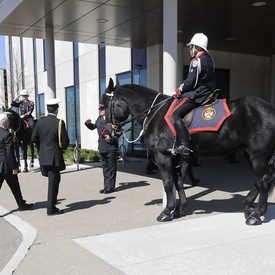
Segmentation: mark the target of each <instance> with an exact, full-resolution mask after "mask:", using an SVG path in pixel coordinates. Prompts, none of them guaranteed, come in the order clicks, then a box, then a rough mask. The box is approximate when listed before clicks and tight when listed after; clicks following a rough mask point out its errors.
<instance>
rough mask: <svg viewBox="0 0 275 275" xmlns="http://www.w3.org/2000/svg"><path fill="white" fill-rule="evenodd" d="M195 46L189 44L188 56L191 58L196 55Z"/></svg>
mask: <svg viewBox="0 0 275 275" xmlns="http://www.w3.org/2000/svg"><path fill="white" fill-rule="evenodd" d="M195 47H196V46H195V45H192V46H190V58H191V59H193V58H194V57H195V56H196V54H195Z"/></svg>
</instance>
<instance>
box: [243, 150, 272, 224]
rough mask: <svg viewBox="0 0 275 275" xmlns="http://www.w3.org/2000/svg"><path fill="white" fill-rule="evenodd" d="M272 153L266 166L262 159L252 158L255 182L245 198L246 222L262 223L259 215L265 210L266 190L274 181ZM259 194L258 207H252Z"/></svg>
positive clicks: (264, 212)
mask: <svg viewBox="0 0 275 275" xmlns="http://www.w3.org/2000/svg"><path fill="white" fill-rule="evenodd" d="M274 159H275V158H274V155H273V156H272V158H271V159H270V160H269V162H268V167H267V166H266V163H265V162H264V160H259V159H258V160H254V161H253V162H252V167H253V170H254V172H255V175H256V183H255V185H254V187H253V188H252V189H251V191H250V192H249V193H248V195H247V197H246V199H245V208H244V215H245V219H246V224H248V225H260V224H262V220H261V216H263V215H264V214H266V212H267V199H268V192H269V190H270V187H271V184H272V182H273V181H274V179H273V178H274ZM258 194H259V195H260V196H259V207H258V209H254V206H253V202H254V201H255V200H256V198H257V196H258Z"/></svg>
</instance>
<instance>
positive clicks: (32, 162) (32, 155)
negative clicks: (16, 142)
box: [29, 143, 34, 167]
mask: <svg viewBox="0 0 275 275" xmlns="http://www.w3.org/2000/svg"><path fill="white" fill-rule="evenodd" d="M29 145H30V150H31V163H30V167H33V166H34V165H33V164H34V145H33V143H30V144H29Z"/></svg>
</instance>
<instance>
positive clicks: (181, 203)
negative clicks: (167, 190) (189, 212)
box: [174, 169, 187, 218]
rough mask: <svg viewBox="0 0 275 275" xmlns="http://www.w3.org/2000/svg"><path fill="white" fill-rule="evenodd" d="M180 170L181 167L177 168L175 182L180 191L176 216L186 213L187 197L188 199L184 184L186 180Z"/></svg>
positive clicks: (182, 215)
mask: <svg viewBox="0 0 275 275" xmlns="http://www.w3.org/2000/svg"><path fill="white" fill-rule="evenodd" d="M178 170H179V169H175V175H174V182H175V186H176V189H177V191H178V194H179V203H178V205H177V206H176V209H175V212H174V218H181V217H184V216H185V215H186V212H185V207H186V204H187V199H186V195H185V191H184V186H183V184H184V181H183V178H182V176H181V172H180V171H178Z"/></svg>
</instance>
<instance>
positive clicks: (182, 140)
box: [172, 97, 200, 147]
mask: <svg viewBox="0 0 275 275" xmlns="http://www.w3.org/2000/svg"><path fill="white" fill-rule="evenodd" d="M199 105H200V104H198V103H196V102H195V101H193V100H191V99H189V98H184V97H183V98H181V99H180V101H179V103H178V104H177V105H176V106H175V108H174V109H173V110H172V117H173V119H174V121H175V123H174V127H175V130H176V133H177V135H176V139H177V143H178V146H179V145H181V144H183V145H185V146H186V147H189V146H190V145H189V133H188V130H187V128H186V127H185V125H184V123H183V121H182V119H183V117H184V116H185V115H187V114H188V113H189V112H190V111H191V110H193V109H194V108H196V107H198V106H199Z"/></svg>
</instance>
